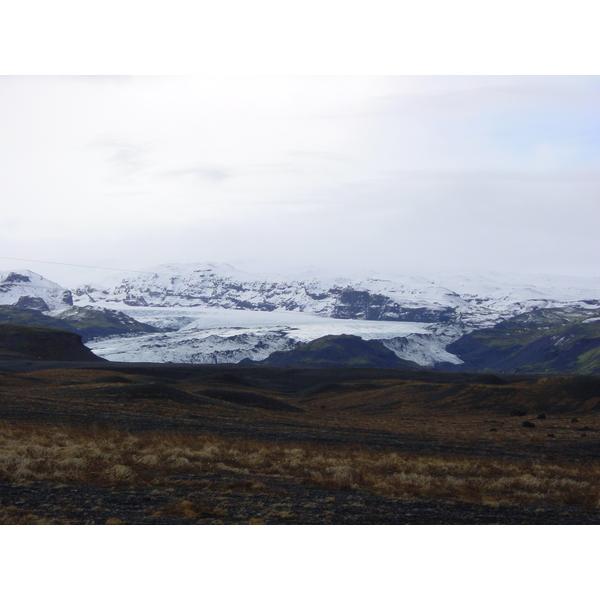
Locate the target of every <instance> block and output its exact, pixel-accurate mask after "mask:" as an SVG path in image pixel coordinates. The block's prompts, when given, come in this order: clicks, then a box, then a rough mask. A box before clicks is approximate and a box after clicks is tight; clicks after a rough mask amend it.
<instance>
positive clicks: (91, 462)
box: [0, 423, 600, 522]
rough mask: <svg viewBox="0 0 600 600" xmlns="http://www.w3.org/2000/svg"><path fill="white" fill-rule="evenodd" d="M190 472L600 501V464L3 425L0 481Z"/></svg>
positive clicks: (392, 490)
mask: <svg viewBox="0 0 600 600" xmlns="http://www.w3.org/2000/svg"><path fill="white" fill-rule="evenodd" d="M185 474H189V475H211V474H213V475H235V476H241V477H242V478H243V480H242V481H240V482H239V483H240V485H241V486H242V488H243V490H242V489H241V488H240V491H244V492H249V493H264V491H265V486H264V485H263V484H262V483H260V482H257V481H256V479H257V478H266V479H265V480H267V479H274V480H281V479H287V480H293V481H297V482H301V483H304V484H308V485H315V486H319V487H323V488H325V489H332V490H339V489H354V490H364V491H369V492H372V493H375V494H379V495H383V496H391V497H400V498H444V499H454V500H462V501H467V502H477V503H487V504H491V505H497V504H499V503H503V504H514V505H522V504H529V505H535V504H545V503H558V504H568V505H574V506H578V507H581V508H585V509H589V510H596V509H598V508H600V504H599V500H600V463H599V462H595V463H588V464H574V463H566V462H565V463H561V464H557V463H548V464H545V463H536V462H524V461H521V462H518V461H507V460H500V459H492V458H485V459H476V458H462V457H461V458H450V457H441V456H417V455H410V454H401V453H398V452H388V451H383V450H369V449H361V448H352V449H348V448H330V447H325V446H318V445H315V444H302V445H300V444H294V445H285V444H280V443H274V442H263V441H250V440H246V441H243V440H242V441H240V440H231V439H224V438H217V437H215V436H210V435H202V436H199V435H193V434H169V433H157V432H151V433H145V434H136V435H133V434H128V433H123V432H118V431H109V430H99V429H91V430H86V429H82V428H68V427H54V426H46V427H39V426H32V425H11V424H7V423H3V424H0V478H1V479H2V480H5V481H11V482H14V483H21V484H26V483H29V482H33V481H47V482H53V483H67V484H68V483H78V484H86V485H95V486H110V487H117V486H119V487H151V486H161V485H169V486H173V485H177V483H176V482H174V481H173V479H169V478H172V477H173V476H178V475H185ZM253 479H254V481H253ZM187 485H190V482H189V481H188V482H187ZM162 510H166V511H167V512H169V513H170V514H171V513H172V514H173V515H179V516H183V517H186V516H189V518H194V517H196V516H198V515H199V514H203V513H208V512H211V510H212V509H211V508H210V507H206V506H200V505H194V504H193V503H191V502H188V501H183V502H179V503H178V504H174V505H173V506H168V507H166V508H163V509H162ZM2 518H3V517H2V514H0V522H1V521H2ZM21 518H22V519H23V520H24V522H25V521H27V519H28V517H27V515H22V517H21Z"/></svg>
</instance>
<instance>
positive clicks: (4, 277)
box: [0, 269, 73, 311]
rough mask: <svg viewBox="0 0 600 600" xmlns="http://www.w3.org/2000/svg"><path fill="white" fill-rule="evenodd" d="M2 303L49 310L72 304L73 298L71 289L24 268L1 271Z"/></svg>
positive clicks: (0, 289) (0, 302)
mask: <svg viewBox="0 0 600 600" xmlns="http://www.w3.org/2000/svg"><path fill="white" fill-rule="evenodd" d="M0 304H8V305H16V306H18V307H20V308H33V309H36V310H44V311H48V310H59V309H65V308H67V307H69V306H72V305H73V299H72V295H71V292H70V291H69V290H67V289H65V288H63V287H61V286H60V285H58V284H57V283H54V282H53V281H50V280H49V279H46V278H45V277H42V276H41V275H38V274H37V273H34V272H33V271H29V270H27V269H23V270H21V271H0Z"/></svg>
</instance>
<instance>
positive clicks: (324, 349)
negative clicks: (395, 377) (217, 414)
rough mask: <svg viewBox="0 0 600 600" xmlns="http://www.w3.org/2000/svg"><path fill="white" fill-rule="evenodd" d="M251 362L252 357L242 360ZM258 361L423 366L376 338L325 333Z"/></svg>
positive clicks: (294, 364)
mask: <svg viewBox="0 0 600 600" xmlns="http://www.w3.org/2000/svg"><path fill="white" fill-rule="evenodd" d="M242 362H243V363H245V364H252V361H242ZM257 364H261V365H266V366H271V367H369V368H380V369H417V370H419V369H422V368H423V367H420V366H419V365H417V364H416V363H414V362H411V361H407V360H402V359H401V358H398V357H397V356H396V355H395V354H394V353H393V352H392V351H391V350H389V349H388V348H386V347H385V346H384V345H383V344H382V343H381V342H380V341H379V340H363V339H362V338H360V337H358V336H356V335H326V336H324V337H322V338H319V339H316V340H313V341H312V342H308V343H307V344H303V345H301V346H299V347H298V348H295V349H293V350H288V351H286V352H273V354H271V355H270V356H269V357H268V358H266V359H265V360H262V361H259V362H258V363H257Z"/></svg>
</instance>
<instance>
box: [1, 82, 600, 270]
mask: <svg viewBox="0 0 600 600" xmlns="http://www.w3.org/2000/svg"><path fill="white" fill-rule="evenodd" d="M599 89H600V86H599V85H598V78H592V77H579V78H572V77H567V78H562V77H561V78H554V77H550V78H548V77H545V78H532V77H498V78H494V77H492V78H490V77H460V78H454V77H442V78H439V77H425V78H419V77H387V78H376V77H364V78H361V77H316V78H299V77H281V78H278V77H260V78H257V77H246V78H231V77H230V78H220V79H218V78H217V79H202V78H172V77H170V78H149V77H142V78H126V79H121V78H115V79H102V80H101V81H98V80H96V79H93V78H92V79H90V78H4V79H0V128H1V130H2V131H3V135H2V138H1V139H0V193H1V194H2V198H3V199H4V205H3V219H2V222H1V223H0V228H1V229H2V232H3V240H4V245H5V249H4V250H3V252H2V254H3V255H5V256H16V257H25V258H32V259H33V258H40V259H44V260H56V261H58V262H76V263H84V264H99V265H111V266H113V265H116V266H122V267H123V268H139V267H143V266H147V265H150V264H154V263H160V262H169V261H173V262H174V261H180V262H194V261H202V260H216V261H219V260H224V261H235V260H238V259H244V260H253V259H256V260H260V261H263V262H269V261H271V262H272V263H273V264H275V263H277V264H279V265H282V263H285V262H288V263H294V264H295V265H301V264H303V263H307V264H308V263H313V264H319V265H321V266H323V267H325V268H328V267H330V268H339V267H345V268H352V267H354V266H357V267H360V268H373V269H379V268H382V269H387V270H390V269H395V270H398V269H400V270H401V269H413V270H418V269H423V270H426V269H430V268H451V267H454V268H457V269H461V268H468V269H485V268H488V267H489V268H492V267H493V268H494V269H496V270H521V271H527V270H539V269H546V270H553V271H555V272H560V271H563V272H574V271H577V272H581V273H583V274H592V275H594V274H598V273H597V267H596V265H595V261H594V260H593V256H594V255H597V251H598V250H600V247H599V243H598V242H597V241H596V240H597V239H598V238H597V235H596V233H595V231H594V227H593V224H594V223H596V222H597V218H598V216H599V212H600V207H599V206H598V191H599V184H600V144H599V143H598V140H599V138H598V133H600V118H599V117H598V114H597V109H596V107H597V106H598V90H599ZM14 266H15V265H13V264H8V263H6V262H4V263H2V262H1V261H0V267H2V268H13V267H14ZM17 266H18V265H17ZM29 268H32V269H33V270H35V265H34V264H31V265H29ZM44 272H47V271H44Z"/></svg>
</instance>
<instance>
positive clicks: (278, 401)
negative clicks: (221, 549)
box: [0, 363, 600, 524]
mask: <svg viewBox="0 0 600 600" xmlns="http://www.w3.org/2000/svg"><path fill="white" fill-rule="evenodd" d="M599 381H600V380H598V378H590V377H587V378H573V377H539V378H537V377H533V376H526V377H518V376H512V377H508V376H502V377H497V378H495V379H494V378H487V379H486V377H485V376H477V375H468V374H460V373H452V374H443V373H410V372H400V371H392V370H369V369H274V368H271V369H269V368H265V367H252V366H248V367H245V366H236V365H214V366H213V365H211V366H205V365H135V364H127V363H120V364H116V363H99V364H98V365H94V366H93V368H90V365H89V364H86V365H78V364H68V365H67V364H56V363H39V364H34V363H12V364H10V363H4V364H3V365H2V370H1V371H0V425H1V426H2V427H3V428H4V429H3V432H4V433H3V435H4V438H3V439H4V440H5V446H0V463H1V464H2V465H3V466H2V471H1V473H2V475H1V476H0V523H4V524H38V523H50V524H52V523H53V524H67V523H69V524H596V523H599V522H600V510H599V508H600V505H599V504H598V501H599V500H600V496H598V488H597V487H596V483H595V481H596V479H597V477H596V476H597V472H598V469H599V468H600V410H599V409H598V408H597V406H598V405H599V404H600V383H599ZM61 428H63V429H64V431H66V432H67V433H66V434H63V433H61V432H62V429H61ZM47 431H48V432H50V431H51V433H48V434H46V432H47ZM69 431H73V432H76V435H75V434H73V435H72V436H71V437H69V435H70V434H69ZM57 432H58V433H57ZM85 432H89V440H90V441H89V443H88V446H89V447H91V443H92V442H91V440H92V439H94V440H102V439H103V437H102V436H103V435H105V434H106V435H108V436H109V435H112V433H115V434H116V433H118V434H119V435H123V436H129V438H123V439H124V440H125V439H128V440H129V441H128V442H127V443H130V444H133V443H134V442H132V441H131V440H133V439H134V437H135V436H142V437H141V438H139V439H138V438H136V439H138V442H139V444H142V442H140V441H139V440H142V441H143V440H145V439H146V438H144V437H143V436H150V437H148V439H150V438H151V437H152V436H158V435H163V434H164V435H167V436H173V435H181V436H184V437H182V440H184V441H185V444H188V446H190V444H191V446H193V444H194V440H195V439H196V438H198V439H200V438H201V437H202V436H212V438H211V440H212V441H211V442H210V443H211V444H213V446H214V445H215V444H216V445H217V446H218V445H219V443H221V444H222V445H223V446H224V447H225V446H227V448H229V447H230V446H231V448H230V449H229V450H228V452H229V454H226V453H224V451H223V452H221V454H219V455H218V457H217V456H216V455H215V457H213V458H211V459H210V461H209V462H207V460H208V459H202V460H204V462H202V460H201V459H200V458H194V457H193V456H192V455H193V453H194V452H196V454H198V456H200V455H201V454H202V452H204V453H205V454H206V452H205V449H206V447H207V446H206V444H208V442H203V443H204V444H205V445H204V446H198V448H197V449H195V450H194V449H189V450H188V454H189V460H190V461H192V462H193V461H194V460H196V462H195V463H193V465H192V466H193V468H192V466H188V467H186V468H181V469H179V467H177V466H176V464H177V463H176V462H175V459H174V458H172V457H171V458H168V457H166V454H165V457H166V458H165V459H164V460H167V458H168V460H171V463H169V465H171V466H169V468H168V469H166V468H165V469H163V471H161V473H162V474H161V476H160V477H157V478H155V479H152V477H150V475H147V474H146V475H144V476H143V477H142V475H140V474H139V473H137V471H136V469H137V468H138V467H137V466H136V465H141V464H142V463H141V462H140V460H141V459H140V458H139V456H141V454H140V455H139V456H138V455H136V456H137V458H135V461H138V462H135V461H134V459H133V458H131V461H130V463H127V465H125V466H123V468H124V469H125V468H127V469H129V472H132V471H136V472H134V473H133V475H130V476H129V475H128V478H127V477H125V476H124V477H123V478H122V479H121V480H119V481H112V482H111V481H110V480H108V479H102V478H101V477H100V475H98V473H100V471H101V469H100V467H98V468H97V469H96V468H93V460H92V459H91V458H89V457H88V456H87V455H86V454H85V452H83V450H81V452H80V454H79V455H77V456H75V455H73V456H71V455H69V454H68V452H69V451H70V450H69V448H71V449H75V448H76V447H83V442H82V439H84V438H85V437H86V435H87V434H86V433H85ZM59 434H60V435H64V436H66V437H65V438H64V439H65V441H63V442H60V443H59V442H57V440H59V441H60V439H61V438H60V436H59ZM36 436H37V437H36ZM40 436H41V437H40ZM44 436H46V437H44ZM53 436H54V437H53ZM57 436H58V437H57ZM82 436H83V438H82ZM185 436H187V437H185ZM42 437H43V439H44V440H45V441H43V442H40V441H39V440H40V439H42ZM34 438H35V439H34ZM38 438H39V439H38ZM169 439H170V438H169ZM202 439H204V438H202ZM207 439H208V438H207ZM35 440H37V441H35ZM156 440H158V441H156ZM190 440H191V441H190ZM219 440H221V442H219ZM34 442H35V444H37V446H35V447H36V448H38V450H35V451H34V450H32V448H33V447H34V445H35V444H34ZM138 442H136V443H138ZM245 442H247V449H246V450H244V451H245V452H247V453H249V454H248V456H250V458H252V457H256V456H258V454H257V453H260V452H262V449H261V448H260V445H261V444H262V445H263V446H264V456H265V457H267V458H264V460H262V462H260V461H258V462H256V461H257V460H258V459H257V458H254V459H252V460H254V461H255V463H256V465H257V466H256V468H254V467H252V464H255V463H252V464H251V463H243V464H242V462H243V461H244V460H246V457H241V455H240V456H238V457H237V458H235V461H234V459H233V458H232V456H234V455H235V453H236V452H237V453H238V454H240V452H241V450H240V449H239V448H241V446H240V447H239V448H238V446H239V444H240V443H245ZM94 443H96V442H94ZM144 443H146V442H144ZM169 443H171V442H169ZM182 443H183V442H182ZM11 444H12V445H11ZM44 444H46V445H45V446H44ZM53 444H54V446H56V445H57V444H58V445H59V446H61V448H59V450H60V452H62V454H61V453H60V452H59V453H58V454H52V452H54V450H56V448H54V446H53ZM148 444H150V442H148ZM152 444H154V446H152V448H158V447H159V446H160V444H163V446H164V445H165V444H164V443H163V442H162V441H160V440H159V438H156V439H155V438H154V437H152ZM236 444H238V446H236ZM257 444H258V446H257ZM42 446H44V448H45V450H44V452H45V453H46V454H45V455H44V456H45V458H44V460H45V461H46V462H44V463H43V465H42V463H41V460H42V459H41V456H42V454H39V456H38V454H36V452H38V453H41V452H42V450H39V448H41V447H42ZM191 446H190V448H191ZM132 447H133V446H132ZM160 447H162V446H160ZM186 447H187V446H186ZM295 447H297V448H296V449H295V450H294V448H295ZM140 448H141V446H140ZM307 448H308V450H307ZM311 448H312V449H311ZM315 448H316V449H315ZM88 449H89V448H88ZM303 449H304V450H303ZM138 450H139V452H142V450H140V449H138ZM138 450H136V452H138ZM296 450H297V451H298V452H299V453H300V454H298V456H300V455H301V456H302V457H303V458H296V459H294V460H293V461H291V459H290V460H288V459H286V460H287V462H281V464H279V463H280V461H282V460H283V459H280V458H277V459H272V460H271V459H269V458H268V457H269V456H277V457H280V456H284V454H281V453H282V452H287V453H293V452H294V451H296ZM51 451H52V452H51ZM144 452H150V450H148V449H147V448H146V449H145V450H144ZM153 452H155V453H156V452H158V450H156V451H155V450H153ZM165 452H166V450H165ZM269 452H274V453H275V454H269ZM390 454H393V456H394V457H396V458H394V460H396V461H401V460H402V461H404V462H403V463H400V462H397V463H394V464H403V465H405V466H404V467H402V468H400V467H398V466H393V465H392V466H389V465H388V466H385V465H384V462H383V461H384V459H385V457H386V456H388V455H390ZM330 455H331V456H330ZM90 456H91V455H90ZM131 456H132V457H133V454H131ZM363 456H364V457H365V458H364V460H365V461H367V462H365V463H364V465H367V463H368V461H375V462H374V463H373V464H381V465H383V466H382V467H381V469H382V470H381V477H379V475H377V473H378V472H377V473H375V472H374V471H373V470H372V469H371V467H368V466H364V465H363V463H361V462H360V461H361V460H363ZM73 457H74V458H73ZM315 457H316V458H315ZM346 457H350V458H346ZM19 458H22V460H23V461H25V462H26V463H27V464H26V465H25V466H24V463H23V462H21V463H20V462H19ZM317 458H318V461H321V462H320V463H319V464H322V465H324V466H322V467H317V466H315V465H317V462H318V461H317ZM334 459H335V460H334ZM69 460H70V461H71V463H72V465H71V466H69V469H71V471H67V470H66V469H67V466H65V465H66V464H67V462H68V461H69ZM77 460H79V461H80V463H81V464H82V465H83V463H84V462H85V461H88V462H86V463H85V469H84V467H83V466H81V467H78V466H77V465H78V463H77ZM102 460H103V461H105V462H106V461H109V460H110V457H109V458H106V457H104V458H102ZM119 460H120V461H121V462H122V463H124V464H125V459H124V458H122V457H121V458H120V459H119ZM186 460H187V459H186ZM248 460H250V459H248ZM327 460H329V462H326V461H327ZM2 461H4V462H2ZM52 461H54V462H52ZM228 461H229V462H228ZM236 461H237V462H236ZM240 461H241V462H240ZM269 461H271V462H269ZM303 461H304V462H303ZM311 461H312V462H311ZM335 461H338V462H335ZM344 461H346V462H344ZM348 461H350V462H348ZM377 461H379V462H377ZM411 461H413V462H411ZM415 461H416V462H415ZM419 461H420V462H419ZM427 461H429V462H427ZM436 461H437V462H436ZM461 461H462V462H461ZM117 462H118V461H117ZM188 462H189V461H188ZM434 463H435V464H434ZM446 463H447V464H446ZM119 464H120V463H119ZM148 464H151V463H150V462H149V461H148ZM181 464H184V463H183V462H182V463H181ZM368 464H371V463H368ZM57 465H58V466H57ZM61 465H62V467H61ZM90 465H92V466H90ZM103 465H104V463H103ZM106 465H108V462H106ZM106 465H104V466H102V469H107V468H108V466H106ZM348 465H350V466H348ZM361 465H362V466H361ZM390 465H391V463H390ZM447 465H450V466H447ZM453 465H454V466H453ZM50 467H52V468H55V467H56V468H57V469H58V470H57V471H56V472H57V475H56V478H55V479H54V480H53V479H52V476H51V475H49V473H50ZM59 467H60V468H62V469H63V470H62V471H61V470H60V468H59ZM63 467H64V468H63ZM459 467H460V469H462V471H461V473H462V474H460V475H457V474H456V473H458V471H456V473H455V471H452V469H459ZM467 467H468V473H467V471H466V470H465V469H467ZM319 468H322V472H318V469H319ZM36 469H37V470H36ZM77 469H80V470H79V471H78V470H77ZM361 469H362V470H361ZM410 469H416V470H415V471H414V473H413V472H412V471H411V472H409V471H410ZM427 469H428V470H427ZM449 469H450V470H449ZM494 469H495V470H496V471H494ZM503 469H504V471H503ZM527 469H529V470H527ZM553 469H554V470H553ZM150 471H151V469H150V468H146V471H144V473H147V472H150ZM417 471H418V473H417ZM442 471H443V473H442ZM478 471H481V473H484V472H488V475H486V477H487V479H485V482H488V483H486V485H488V484H489V485H490V486H491V484H492V483H494V479H495V480H498V479H499V478H502V477H504V478H505V479H507V477H508V474H509V473H513V472H514V473H516V471H518V477H517V475H515V476H514V478H513V479H514V481H513V482H512V483H510V486H509V487H510V493H508V492H507V496H506V498H503V497H502V496H501V491H497V490H498V489H500V488H497V489H496V488H494V489H496V491H495V492H494V494H495V495H494V494H491V493H488V492H487V491H486V490H483V491H482V490H477V489H474V488H475V487H476V486H477V485H480V484H481V485H483V483H481V482H484V479H482V476H478ZM90 473H93V474H94V476H93V477H92V476H91V475H90ZM124 473H125V471H124ZM465 473H467V474H465ZM493 473H497V474H496V475H494V474H493ZM552 473H554V475H552V477H554V479H555V481H554V480H553V482H552V485H550V483H548V482H547V481H546V479H545V478H548V477H550V475H548V474H552ZM86 474H87V475H86ZM401 475H402V476H403V477H404V479H403V480H402V481H401V477H400V476H401ZM417 475H418V476H419V477H421V480H423V481H421V483H419V485H421V487H418V486H417V483H418V482H417V483H414V481H417V479H418V478H417ZM409 476H411V477H412V478H413V479H412V480H410V481H409V479H410V478H409ZM434 476H438V477H439V478H441V477H442V476H443V477H445V478H446V479H445V480H444V481H446V484H445V487H444V488H443V490H442V488H441V487H440V486H438V487H437V488H436V487H435V486H433V483H432V482H433V479H432V478H433V477H434ZM459 477H460V478H462V479H461V481H460V482H459V483H457V481H458V479H459ZM426 478H429V479H427V481H426V482H425V483H423V482H424V481H425V479H426ZM534 479H535V481H534ZM413 480H414V481H413ZM440 481H441V479H440ZM507 481H508V479H507ZM511 481H512V480H511ZM518 481H521V482H522V485H523V489H519V487H518V485H519V484H518ZM388 482H389V483H388ZM407 482H408V483H407ZM411 482H412V483H411ZM448 482H450V483H448ZM474 482H475V483H474ZM478 482H479V483H478ZM515 482H517V483H515ZM379 483H381V485H379ZM450 484H451V485H450ZM507 485H508V484H507ZM394 486H395V487H394ZM427 486H429V487H427ZM552 486H554V487H552ZM557 486H558V487H557ZM561 486H562V487H561ZM569 486H570V487H569ZM496 487H497V486H496ZM559 488H560V489H559ZM436 489H440V490H442V492H440V493H438V492H435V491H431V492H429V491H425V492H423V493H424V494H425V495H420V494H421V492H420V491H419V490H436ZM486 489H487V488H486ZM507 489H508V488H507ZM453 490H458V491H456V492H455V491H453ZM536 490H540V491H539V492H538V491H536ZM544 490H545V491H544ZM557 490H558V491H557ZM534 491H535V494H534ZM542 492H543V493H542ZM559 492H560V493H559ZM427 494H429V495H427ZM499 494H500V495H499ZM536 494H537V495H536ZM544 494H545V495H544ZM536 498H538V500H536Z"/></svg>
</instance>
